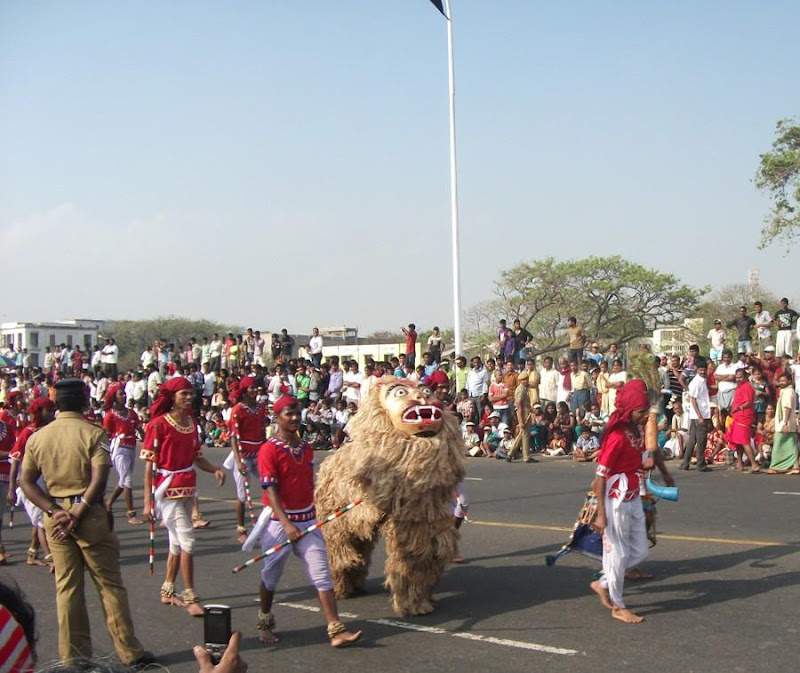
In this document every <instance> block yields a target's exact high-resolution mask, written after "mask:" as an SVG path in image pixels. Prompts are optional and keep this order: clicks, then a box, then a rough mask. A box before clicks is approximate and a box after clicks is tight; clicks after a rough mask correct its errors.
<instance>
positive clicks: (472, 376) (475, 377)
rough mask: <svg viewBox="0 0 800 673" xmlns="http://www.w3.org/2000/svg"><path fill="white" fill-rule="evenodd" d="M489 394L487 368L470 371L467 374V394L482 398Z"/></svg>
mask: <svg viewBox="0 0 800 673" xmlns="http://www.w3.org/2000/svg"><path fill="white" fill-rule="evenodd" d="M488 392H489V370H488V369H486V367H481V368H480V369H470V370H469V372H468V373H467V394H468V395H469V396H470V397H480V396H481V395H485V394H486V393H488Z"/></svg>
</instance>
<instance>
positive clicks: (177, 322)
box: [103, 316, 242, 369]
mask: <svg viewBox="0 0 800 673" xmlns="http://www.w3.org/2000/svg"><path fill="white" fill-rule="evenodd" d="M241 331H242V330H241V328H239V327H232V326H228V325H221V324H219V323H216V322H213V321H211V320H191V319H189V318H180V317H176V316H166V317H160V318H153V319H151V320H113V321H109V322H107V323H106V325H105V329H104V330H103V336H104V337H114V340H115V341H116V343H117V345H118V346H119V354H120V359H119V364H120V368H121V369H129V368H132V367H136V365H137V364H138V362H139V356H140V355H141V354H142V351H143V350H144V347H145V346H146V345H147V344H152V343H153V341H155V340H156V339H164V340H165V341H167V343H174V344H175V345H176V346H177V344H185V343H186V342H187V341H188V340H189V339H191V338H195V339H197V340H198V341H202V339H203V337H208V338H209V339H210V338H211V335H212V334H214V333H217V334H219V335H220V337H222V336H223V335H224V334H227V333H228V332H233V333H234V334H239V333H241Z"/></svg>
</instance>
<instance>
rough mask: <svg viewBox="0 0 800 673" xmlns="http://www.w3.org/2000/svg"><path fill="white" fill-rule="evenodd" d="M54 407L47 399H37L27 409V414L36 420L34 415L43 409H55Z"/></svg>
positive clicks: (51, 401)
mask: <svg viewBox="0 0 800 673" xmlns="http://www.w3.org/2000/svg"><path fill="white" fill-rule="evenodd" d="M55 408H56V405H55V404H54V403H53V400H51V399H50V398H48V397H37V398H36V399H35V400H34V401H33V402H31V404H30V406H29V407H28V413H30V415H31V416H33V417H34V420H35V419H36V415H37V414H38V413H39V412H40V411H43V410H44V409H55Z"/></svg>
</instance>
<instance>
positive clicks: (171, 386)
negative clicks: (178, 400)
mask: <svg viewBox="0 0 800 673" xmlns="http://www.w3.org/2000/svg"><path fill="white" fill-rule="evenodd" d="M181 390H193V388H192V384H191V383H189V381H188V380H187V379H185V378H183V377H182V376H174V377H173V378H171V379H170V380H169V381H167V382H166V383H165V384H164V385H163V386H161V388H159V389H158V395H156V399H155V402H153V403H152V404H151V405H150V420H151V421H154V420H155V419H156V418H158V417H159V416H163V415H164V414H166V413H167V412H168V411H169V410H170V409H172V405H173V403H174V402H175V393H177V392H180V391H181Z"/></svg>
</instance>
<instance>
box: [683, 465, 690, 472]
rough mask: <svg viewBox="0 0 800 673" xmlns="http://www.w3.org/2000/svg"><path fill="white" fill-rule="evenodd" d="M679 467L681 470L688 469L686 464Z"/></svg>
mask: <svg viewBox="0 0 800 673" xmlns="http://www.w3.org/2000/svg"><path fill="white" fill-rule="evenodd" d="M681 469H682V470H686V471H687V472H688V471H689V466H688V465H681Z"/></svg>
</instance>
